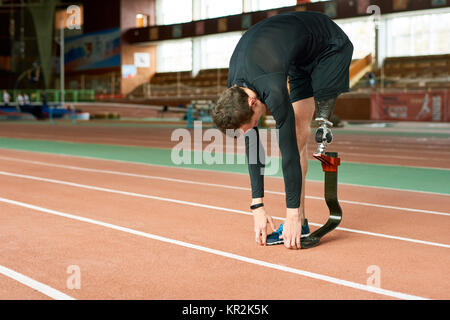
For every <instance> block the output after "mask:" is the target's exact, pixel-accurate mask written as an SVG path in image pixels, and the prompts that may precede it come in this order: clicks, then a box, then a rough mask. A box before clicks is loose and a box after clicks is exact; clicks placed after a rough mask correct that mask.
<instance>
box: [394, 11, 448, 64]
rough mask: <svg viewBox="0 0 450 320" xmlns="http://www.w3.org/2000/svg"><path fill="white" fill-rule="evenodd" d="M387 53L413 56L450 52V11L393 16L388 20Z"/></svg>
mask: <svg viewBox="0 0 450 320" xmlns="http://www.w3.org/2000/svg"><path fill="white" fill-rule="evenodd" d="M387 34H388V35H389V37H388V41H387V55H388V56H390V57H395V56H412V55H430V54H443V53H448V52H450V42H449V41H448V39H450V13H437V14H422V15H414V16H403V17H392V18H390V19H388V20H387Z"/></svg>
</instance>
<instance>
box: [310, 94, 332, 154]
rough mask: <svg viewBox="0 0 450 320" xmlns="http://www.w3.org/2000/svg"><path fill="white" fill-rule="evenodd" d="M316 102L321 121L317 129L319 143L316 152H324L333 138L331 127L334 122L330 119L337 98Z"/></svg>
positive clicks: (317, 119) (318, 118)
mask: <svg viewBox="0 0 450 320" xmlns="http://www.w3.org/2000/svg"><path fill="white" fill-rule="evenodd" d="M315 103H316V119H315V120H316V121H317V122H318V123H319V128H318V129H317V131H316V137H315V139H316V142H317V143H318V146H317V150H316V152H315V153H314V154H323V153H324V152H325V148H326V147H327V145H328V144H329V143H331V141H332V140H333V134H332V133H331V129H330V128H331V127H333V123H332V122H331V121H330V117H331V114H332V113H333V110H334V106H335V105H336V98H330V99H326V100H321V101H317V100H315Z"/></svg>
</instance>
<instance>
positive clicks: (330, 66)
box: [288, 38, 353, 103]
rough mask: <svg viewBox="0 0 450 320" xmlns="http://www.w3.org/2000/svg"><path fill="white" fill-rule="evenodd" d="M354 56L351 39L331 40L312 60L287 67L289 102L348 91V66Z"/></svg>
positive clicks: (325, 96)
mask: <svg viewBox="0 0 450 320" xmlns="http://www.w3.org/2000/svg"><path fill="white" fill-rule="evenodd" d="M352 56H353V44H352V43H351V41H350V40H348V38H347V39H345V41H343V42H342V44H341V43H339V41H335V42H334V43H332V44H330V46H328V47H327V49H326V50H324V51H323V52H322V53H321V54H320V55H319V56H318V57H317V58H316V59H314V61H313V62H312V63H310V64H309V65H307V66H295V65H292V67H291V68H290V69H289V73H288V77H289V97H290V101H291V103H294V102H295V101H299V100H303V99H306V98H310V97H314V98H315V99H316V100H325V99H329V98H332V97H337V96H338V95H339V94H341V93H343V92H348V91H349V89H350V88H349V82H350V81H349V68H350V63H351V61H352Z"/></svg>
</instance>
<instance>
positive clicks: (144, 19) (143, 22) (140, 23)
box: [136, 13, 148, 28]
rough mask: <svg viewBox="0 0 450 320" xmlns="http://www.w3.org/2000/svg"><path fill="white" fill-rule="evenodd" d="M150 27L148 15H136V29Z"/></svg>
mask: <svg viewBox="0 0 450 320" xmlns="http://www.w3.org/2000/svg"><path fill="white" fill-rule="evenodd" d="M146 26H148V15H146V14H142V13H138V14H137V15H136V28H143V27H146Z"/></svg>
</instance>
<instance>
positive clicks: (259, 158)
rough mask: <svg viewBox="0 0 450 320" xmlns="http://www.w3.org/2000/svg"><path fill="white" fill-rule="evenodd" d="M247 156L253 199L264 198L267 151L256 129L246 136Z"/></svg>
mask: <svg viewBox="0 0 450 320" xmlns="http://www.w3.org/2000/svg"><path fill="white" fill-rule="evenodd" d="M245 154H246V156H247V162H248V172H249V174H250V182H251V186H252V198H253V199H257V198H263V197H264V166H265V151H264V147H263V146H262V144H261V141H260V139H259V130H258V128H257V127H254V128H253V129H252V130H249V131H248V132H247V133H246V134H245Z"/></svg>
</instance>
